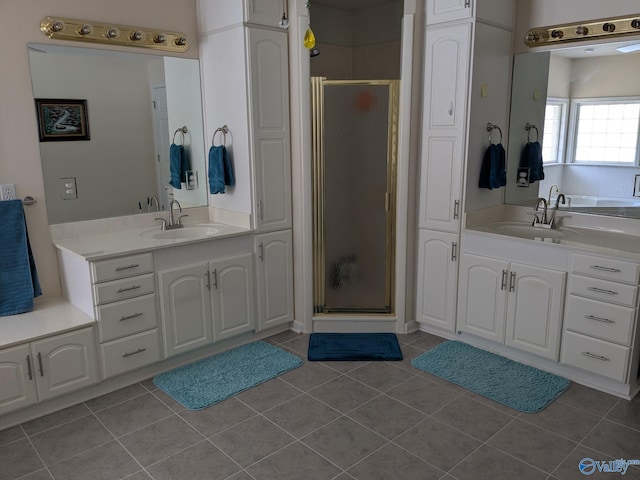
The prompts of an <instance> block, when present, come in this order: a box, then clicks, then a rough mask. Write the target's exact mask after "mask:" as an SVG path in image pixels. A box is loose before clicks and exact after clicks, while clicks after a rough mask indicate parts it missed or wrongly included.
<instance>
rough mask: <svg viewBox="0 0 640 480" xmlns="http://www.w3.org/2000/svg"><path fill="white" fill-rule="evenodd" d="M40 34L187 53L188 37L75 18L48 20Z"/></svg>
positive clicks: (49, 18)
mask: <svg viewBox="0 0 640 480" xmlns="http://www.w3.org/2000/svg"><path fill="white" fill-rule="evenodd" d="M40 31H41V32H42V33H43V34H44V35H46V36H47V37H49V38H55V39H60V40H76V41H81V42H92V43H107V44H111V45H126V46H129V47H142V48H153V49H156V50H168V51H170V52H186V51H187V49H188V48H189V40H188V39H187V37H186V36H185V35H184V34H182V33H178V32H167V31H164V30H153V29H150V28H139V27H132V26H127V25H115V24H109V25H105V24H100V23H96V22H90V21H87V20H76V19H72V18H59V17H44V18H43V19H42V21H41V22H40Z"/></svg>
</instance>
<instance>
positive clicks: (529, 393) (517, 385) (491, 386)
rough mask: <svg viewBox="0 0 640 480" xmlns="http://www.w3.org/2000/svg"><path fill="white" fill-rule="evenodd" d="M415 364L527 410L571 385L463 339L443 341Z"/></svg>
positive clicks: (544, 403)
mask: <svg viewBox="0 0 640 480" xmlns="http://www.w3.org/2000/svg"><path fill="white" fill-rule="evenodd" d="M411 365H413V366H414V367H416V368H419V369H420V370H423V371H425V372H428V373H431V374H433V375H437V376H438V377H442V378H444V379H445V380H449V381H450V382H453V383H455V384H457V385H460V386H461V387H465V388H467V389H469V390H472V391H474V392H475V393H477V394H479V395H482V396H484V397H487V398H490V399H491V400H495V401H496V402H499V403H502V404H504V405H506V406H508V407H511V408H513V409H515V410H520V411H521V412H526V413H535V412H539V411H540V410H542V409H543V408H545V407H546V406H547V405H549V404H550V403H551V402H553V401H554V400H555V399H556V398H558V397H559V396H560V394H561V393H562V392H564V391H565V390H566V389H567V388H569V386H570V385H571V382H570V381H569V380H567V379H566V378H562V377H559V376H557V375H554V374H552V373H548V372H545V371H542V370H539V369H537V368H534V367H530V366H529V365H524V364H522V363H518V362H514V361H513V360H509V359H508V358H504V357H501V356H500V355H496V354H495V353H491V352H486V351H484V350H481V349H479V348H475V347H472V346H471V345H467V344H466V343H462V342H454V341H449V342H444V343H441V344H440V345H438V346H436V347H435V348H432V349H431V350H429V351H427V352H425V353H423V354H422V355H419V356H417V357H416V358H414V359H413V360H412V361H411Z"/></svg>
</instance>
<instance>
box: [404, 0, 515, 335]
mask: <svg viewBox="0 0 640 480" xmlns="http://www.w3.org/2000/svg"><path fill="white" fill-rule="evenodd" d="M514 3H515V2H514V1H513V0H490V1H483V2H478V0H470V1H469V0H466V1H459V2H458V1H456V2H452V1H443V0H427V2H426V13H425V15H426V18H425V37H424V38H425V41H424V82H423V93H422V137H421V152H420V176H419V179H418V181H419V186H418V202H419V206H418V232H417V236H418V243H417V254H418V265H417V269H416V276H417V278H416V306H415V315H416V321H417V322H418V323H419V324H420V326H421V328H424V329H426V330H430V331H433V332H436V333H438V332H439V333H443V334H446V332H449V333H453V332H455V331H456V298H457V288H458V268H459V265H458V262H459V252H460V232H461V228H462V217H463V212H464V211H465V205H464V200H465V192H466V191H467V190H468V189H469V188H477V182H478V179H477V178H472V179H471V180H470V181H469V182H467V183H468V185H467V184H465V173H466V174H467V175H469V174H471V175H473V176H474V177H475V175H476V172H475V170H476V169H477V170H478V172H479V168H480V167H479V165H478V166H477V168H476V165H475V163H476V162H478V161H481V160H482V156H481V155H482V148H486V147H487V146H488V142H487V131H486V125H487V123H488V122H491V123H497V124H500V126H501V128H502V130H503V131H505V130H506V128H507V121H508V98H509V85H510V77H511V31H512V28H513V20H514V12H515V6H514ZM496 106H499V108H497V109H496ZM503 106H504V108H501V107H503ZM496 110H498V112H497V115H496ZM483 142H484V145H482V143H483ZM469 164H472V165H471V166H470V165H469ZM470 172H473V173H470ZM474 184H475V187H474Z"/></svg>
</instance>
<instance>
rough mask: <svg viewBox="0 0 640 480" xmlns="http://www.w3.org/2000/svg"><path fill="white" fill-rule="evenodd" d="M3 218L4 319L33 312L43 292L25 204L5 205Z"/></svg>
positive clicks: (0, 290) (0, 289)
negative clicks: (31, 243) (36, 301)
mask: <svg viewBox="0 0 640 480" xmlns="http://www.w3.org/2000/svg"><path fill="white" fill-rule="evenodd" d="M0 218H2V225H1V226H0V246H1V248H0V316H4V315H16V314H18V313H24V312H29V311H31V310H33V299H34V297H37V296H39V295H41V294H42V290H41V289H40V282H39V281H38V272H37V271H36V265H35V261H34V259H33V253H32V252H31V245H30V244H29V236H28V234H27V224H26V221H25V217H24V208H23V207H22V201H21V200H5V201H1V202H0Z"/></svg>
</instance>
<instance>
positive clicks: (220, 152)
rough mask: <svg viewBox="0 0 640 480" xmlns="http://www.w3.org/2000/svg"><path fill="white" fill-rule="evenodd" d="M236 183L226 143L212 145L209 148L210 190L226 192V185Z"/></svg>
mask: <svg viewBox="0 0 640 480" xmlns="http://www.w3.org/2000/svg"><path fill="white" fill-rule="evenodd" d="M235 184H236V180H235V176H234V174H233V166H232V165H231V158H230V157H229V152H227V149H226V148H225V146H224V145H218V146H213V147H211V148H210V149H209V192H210V193H212V194H215V193H225V185H228V186H230V187H232V186H234V185H235Z"/></svg>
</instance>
